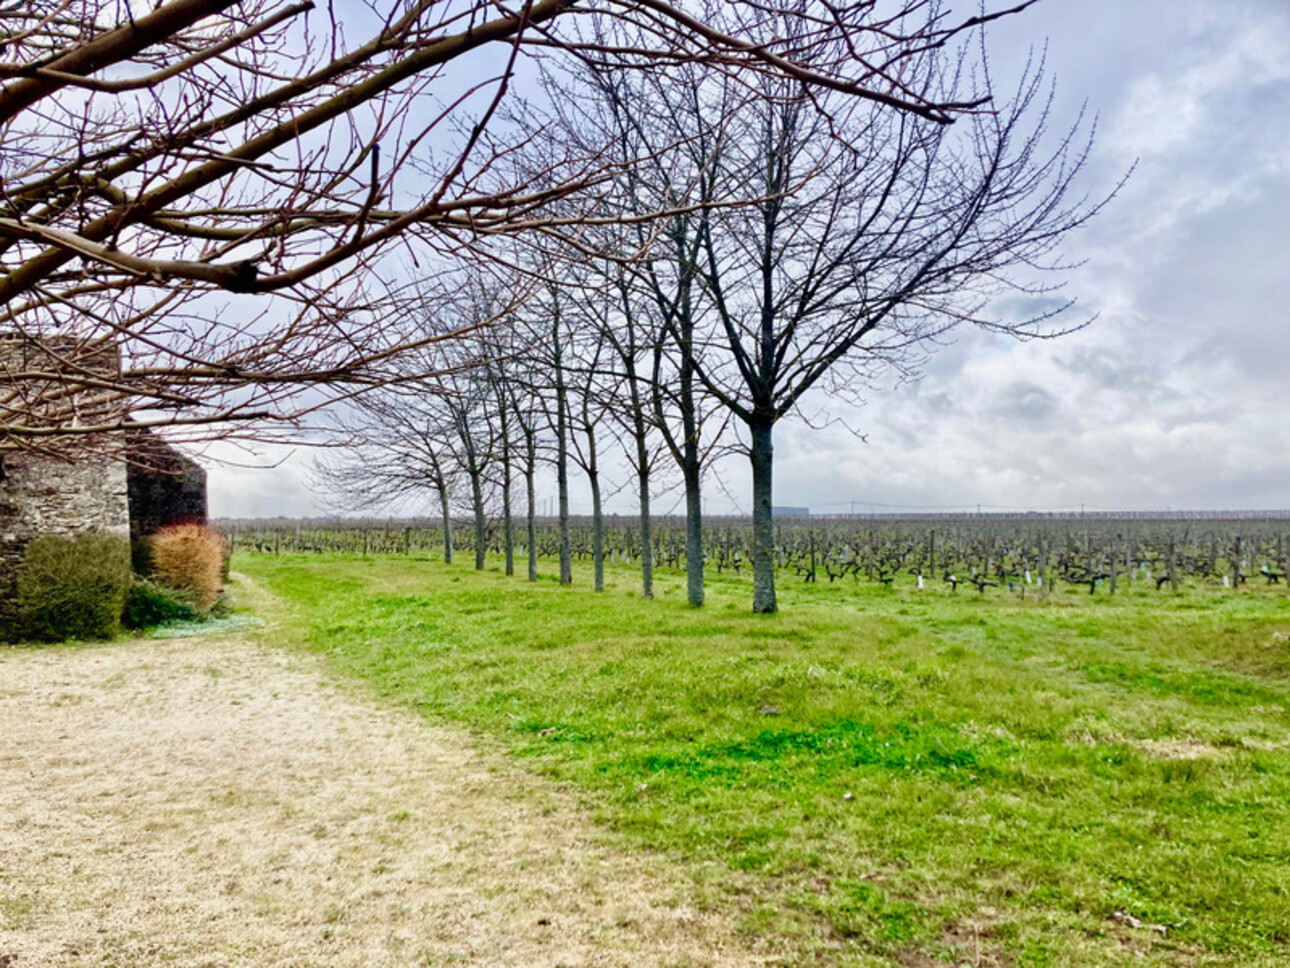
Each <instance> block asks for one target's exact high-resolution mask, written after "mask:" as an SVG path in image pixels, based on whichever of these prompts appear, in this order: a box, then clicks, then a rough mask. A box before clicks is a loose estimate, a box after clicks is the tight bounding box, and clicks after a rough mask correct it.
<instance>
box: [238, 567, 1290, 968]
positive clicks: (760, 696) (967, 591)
mask: <svg viewBox="0 0 1290 968" xmlns="http://www.w3.org/2000/svg"><path fill="white" fill-rule="evenodd" d="M1266 547H1267V548H1268V550H1271V547H1272V546H1271V545H1270V544H1269V545H1267V546H1266ZM1220 550H1221V549H1220ZM1278 550H1281V549H1278ZM1188 553H1189V554H1190V552H1188ZM1175 554H1179V555H1181V554H1182V552H1181V549H1177V548H1176V549H1175ZM1130 565H1131V566H1132V562H1130ZM234 567H235V568H237V569H238V570H240V571H243V572H246V573H248V574H249V575H250V576H252V578H253V579H255V580H257V581H259V582H261V583H262V584H264V585H265V586H266V587H267V588H269V589H270V590H271V591H272V592H273V593H274V594H275V595H276V596H278V597H279V599H280V600H281V602H282V608H281V614H280V615H279V616H277V618H278V623H277V627H276V630H275V632H274V633H273V634H274V635H276V636H281V637H283V638H285V639H286V640H287V641H290V642H294V643H296V644H298V645H302V646H306V647H308V648H311V649H315V650H319V651H321V652H324V653H326V654H327V655H328V656H329V657H330V659H331V661H332V662H333V664H334V667H335V668H336V670H337V671H338V672H341V673H343V674H346V675H351V676H356V677H360V678H362V679H364V680H367V681H368V682H369V683H370V684H371V687H372V688H373V689H374V690H375V691H376V692H378V693H379V694H381V695H382V696H384V697H387V698H388V700H390V701H392V702H395V703H399V704H405V705H409V706H413V707H415V708H417V709H419V710H420V711H421V712H422V713H423V714H424V715H425V716H426V717H427V718H428V719H430V720H432V721H434V722H445V723H454V724H458V725H461V726H464V727H466V728H468V729H469V730H471V731H472V732H473V733H474V734H475V735H476V736H478V737H479V739H480V741H481V742H483V743H484V744H486V745H489V746H494V745H495V746H499V747H501V748H504V749H506V750H509V751H510V752H511V753H512V754H513V755H514V756H515V757H516V758H518V759H519V760H520V761H521V762H524V763H526V764H528V765H529V766H530V767H531V768H532V769H533V770H534V771H536V772H539V773H541V774H544V775H547V776H549V777H552V778H554V779H555V780H557V781H559V782H561V783H563V784H567V785H568V786H569V787H570V788H572V789H574V790H576V791H578V792H579V794H580V796H581V797H582V798H583V799H584V801H585V802H586V803H587V804H588V805H589V806H590V807H591V809H592V810H593V811H594V813H595V814H596V816H597V817H598V818H599V819H601V820H602V821H603V822H604V823H605V824H606V826H607V827H608V828H611V829H612V830H613V831H615V834H614V836H616V837H619V838H622V840H623V841H624V842H625V843H627V844H630V845H634V846H637V847H639V848H642V849H648V850H654V851H660V852H663V853H666V854H667V855H669V856H671V857H674V858H678V859H680V860H682V861H683V862H684V863H685V867H686V869H687V870H689V871H690V872H692V875H693V884H692V885H691V887H690V889H691V890H693V891H694V893H695V895H696V896H697V897H698V898H699V900H700V902H701V903H706V904H710V905H713V906H716V907H720V908H729V909H731V910H733V911H735V912H737V913H738V915H739V917H740V918H741V919H742V924H743V927H744V928H745V929H746V930H747V931H748V932H750V933H753V934H755V935H757V936H758V937H770V938H772V939H774V947H775V948H776V949H777V950H778V951H779V952H780V954H781V955H782V956H783V959H784V961H785V962H787V963H794V964H796V963H807V964H814V963H820V964H839V965H854V966H871V968H876V966H914V968H931V966H941V965H960V964H968V965H996V966H1002V965H1015V966H1120V965H1125V964H1142V965H1187V966H1190V965H1224V966H1227V965H1230V966H1242V968H1247V966H1248V968H1264V966H1266V968H1272V966H1283V965H1285V964H1286V963H1287V961H1290V599H1287V597H1286V593H1285V590H1284V589H1285V586H1284V585H1283V584H1280V583H1278V584H1268V583H1265V581H1264V580H1262V579H1258V578H1257V575H1251V578H1250V581H1249V582H1248V583H1247V584H1245V585H1243V586H1241V587H1239V588H1223V587H1222V585H1221V584H1219V583H1218V581H1217V580H1215V579H1211V580H1209V581H1207V582H1200V581H1192V582H1188V583H1184V584H1183V586H1182V591H1181V592H1180V593H1173V592H1171V591H1170V590H1169V586H1168V585H1164V586H1162V587H1161V588H1160V589H1159V590H1158V589H1157V585H1156V583H1155V582H1152V581H1141V580H1139V581H1133V582H1126V583H1123V584H1122V585H1121V586H1120V588H1119V590H1118V593H1117V594H1116V595H1114V596H1112V595H1109V594H1105V593H1104V592H1103V591H1102V590H1101V588H1100V586H1099V589H1098V593H1097V594H1093V595H1090V594H1089V588H1088V587H1087V586H1080V585H1078V584H1076V583H1073V582H1072V583H1069V584H1057V585H1056V587H1054V588H1053V590H1052V592H1051V593H1050V594H1048V595H1045V596H1041V595H1038V594H1034V593H1033V589H1032V592H1031V593H1029V594H1026V595H1025V596H1024V597H1023V595H1022V594H1021V592H1022V590H1023V589H1024V588H1026V587H1028V586H1024V585H1019V587H1017V588H1016V589H1014V590H1013V591H1009V590H1008V589H1007V588H1006V587H1003V586H1002V585H1000V586H998V587H991V588H988V589H986V591H985V593H984V594H979V593H978V592H977V591H976V590H975V589H973V588H971V587H970V586H961V587H959V589H958V590H957V592H953V591H951V590H950V587H949V585H948V584H946V583H944V582H942V581H939V580H938V581H936V582H934V583H931V582H929V583H928V585H927V587H926V588H925V589H924V590H922V591H919V590H918V589H917V588H916V587H915V586H914V585H913V583H912V582H911V580H909V579H908V578H907V577H906V578H905V579H904V580H902V581H898V582H896V583H894V584H893V585H891V586H890V587H889V586H887V585H886V584H884V583H883V582H881V581H861V580H851V579H847V580H842V581H835V582H830V581H827V580H825V579H823V577H822V576H821V580H819V581H817V582H815V583H807V582H803V581H791V580H785V581H784V582H783V583H782V586H781V604H782V606H783V607H784V611H783V612H782V613H781V614H779V615H775V616H755V615H752V614H749V613H748V608H747V600H748V575H747V572H746V571H744V573H743V574H742V575H736V574H734V573H732V572H731V571H729V570H727V571H724V572H723V573H722V574H721V575H717V574H715V573H713V574H711V580H710V583H709V591H708V596H709V597H708V605H707V606H706V607H705V608H704V609H702V610H693V609H689V608H687V607H686V606H685V604H684V600H685V590H684V585H683V582H684V576H683V575H682V574H681V573H680V572H678V571H675V570H672V569H669V568H666V567H664V568H662V569H660V573H659V575H658V578H657V581H658V586H657V592H658V595H657V597H656V598H655V599H654V600H653V601H647V600H643V599H641V598H640V596H639V594H638V592H637V582H638V575H637V574H636V573H635V572H634V571H633V569H632V568H630V567H629V566H626V565H613V564H611V565H610V566H609V571H608V584H607V588H606V590H605V591H604V592H603V593H600V594H597V593H595V592H593V591H591V590H590V588H589V585H590V582H589V577H588V574H587V573H588V572H589V569H590V565H589V564H588V563H587V562H585V561H581V562H579V563H578V567H579V569H580V571H579V573H578V574H577V575H576V576H575V577H576V581H575V585H574V586H573V587H562V586H560V585H558V584H557V583H556V582H555V581H554V580H553V578H552V577H551V576H550V574H549V573H550V571H551V564H550V562H548V561H544V562H543V563H542V572H543V574H542V576H541V580H540V581H538V582H537V583H534V584H530V583H527V582H525V581H523V580H522V579H521V578H520V577H507V576H505V575H503V574H502V573H501V569H500V563H499V562H498V561H496V560H495V559H490V561H489V568H488V570H486V571H484V572H482V573H476V572H474V571H473V570H472V569H471V568H470V567H469V566H468V565H467V564H465V563H464V562H459V563H457V564H455V565H452V566H445V565H444V564H443V563H442V562H441V561H437V560H430V559H429V558H427V557H426V556H424V555H423V554H420V553H417V552H415V551H413V553H411V554H399V555H389V556H377V557H359V556H357V555H348V556H347V555H327V554H319V555H311V556H303V555H281V556H270V555H257V554H240V555H239V556H238V557H237V559H236V560H235V565H234ZM1222 567H1223V566H1222V565H1220V566H1219V568H1220V570H1221V569H1222ZM517 571H521V572H522V568H520V567H517ZM790 574H791V573H790ZM1256 579H1257V580H1256Z"/></svg>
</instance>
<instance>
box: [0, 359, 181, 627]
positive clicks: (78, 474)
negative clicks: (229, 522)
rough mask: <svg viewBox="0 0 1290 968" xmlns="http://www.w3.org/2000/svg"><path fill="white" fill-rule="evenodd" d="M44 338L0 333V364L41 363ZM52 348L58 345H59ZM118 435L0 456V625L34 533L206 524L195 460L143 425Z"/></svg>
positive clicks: (112, 365)
mask: <svg viewBox="0 0 1290 968" xmlns="http://www.w3.org/2000/svg"><path fill="white" fill-rule="evenodd" d="M48 345H49V344H43V345H36V346H33V345H32V344H31V343H30V342H29V341H23V340H19V339H17V338H15V337H12V336H0V371H2V370H4V369H7V368H9V367H14V366H21V367H31V366H32V364H33V358H35V357H38V356H41V355H43V356H44V357H45V359H44V360H40V361H39V362H40V363H42V364H44V365H45V366H48V365H49V362H48V361H49V359H50V358H52V357H53V354H52V353H49V352H47V351H46V347H47V346H48ZM68 345H69V346H70V341H69V343H68ZM57 349H58V350H59V351H60V352H64V353H65V352H66V347H64V346H62V345H60V346H58V347H57ZM86 359H87V357H86V356H80V357H79V359H78V363H79V365H81V366H86V367H87V368H93V369H94V370H97V371H98V372H101V373H104V374H105V375H109V376H112V375H115V374H116V372H117V371H118V368H119V366H120V363H119V360H118V358H117V355H116V352H115V350H112V351H109V352H104V351H103V350H99V351H97V352H95V353H94V355H93V356H92V357H89V360H90V362H89V363H88V364H87V363H86V362H85V361H86ZM0 375H2V374H0ZM118 413H119V411H118ZM96 416H102V412H101V411H100V413H99V414H97V415H96ZM118 441H119V442H120V443H121V444H123V445H124V446H111V445H110V444H111V442H110V441H109V442H108V445H107V446H104V447H102V450H103V451H104V453H103V454H100V455H93V452H91V456H85V457H83V458H81V459H79V460H76V461H64V460H55V459H53V458H51V457H45V456H41V455H38V454H32V453H28V452H22V451H19V452H9V453H7V454H3V456H2V457H0V625H3V624H4V623H5V622H6V620H8V619H11V618H12V617H13V615H14V612H15V610H16V605H17V601H16V599H17V570H18V566H19V565H20V564H21V562H22V558H23V554H24V552H25V551H26V548H27V545H28V543H30V541H31V540H32V539H33V538H35V537H37V536H38V535H45V534H55V535H71V534H77V533H80V532H83V531H90V530H95V529H98V530H102V531H106V532H108V533H111V534H119V535H121V536H122V537H124V538H129V537H131V536H133V537H135V538H139V537H145V536H147V535H150V534H154V533H155V532H156V531H158V530H159V529H161V528H163V527H165V526H167V525H170V524H205V523H206V472H205V471H204V470H202V468H201V467H199V466H198V465H197V464H195V463H194V462H193V461H191V460H189V459H188V458H186V457H184V456H183V455H182V454H180V453H178V452H177V451H176V450H174V449H173V448H172V447H170V446H169V445H168V444H166V442H165V441H163V440H162V439H161V438H160V437H157V436H155V435H153V434H151V433H149V432H148V431H146V430H142V429H140V430H133V431H128V432H127V433H126V434H125V435H124V436H123V437H120V438H118ZM0 453H2V452H0Z"/></svg>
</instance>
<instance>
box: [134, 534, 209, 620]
mask: <svg viewBox="0 0 1290 968" xmlns="http://www.w3.org/2000/svg"><path fill="white" fill-rule="evenodd" d="M151 550H152V577H153V578H154V579H155V580H156V581H159V582H161V583H162V584H163V585H168V586H170V587H171V588H177V589H180V590H181V591H187V592H191V593H192V596H193V604H194V605H195V606H197V611H198V612H201V613H205V612H208V611H210V608H211V606H212V605H214V604H215V599H216V598H218V597H219V593H220V589H221V588H223V587H224V583H223V581H222V580H221V578H220V574H221V573H222V571H223V569H224V538H223V537H222V536H221V535H220V534H219V532H217V531H213V530H211V529H210V528H207V527H204V526H202V525H200V524H177V525H174V526H173V527H169V528H162V529H161V530H160V531H158V532H157V533H156V534H154V535H153V536H152V542H151Z"/></svg>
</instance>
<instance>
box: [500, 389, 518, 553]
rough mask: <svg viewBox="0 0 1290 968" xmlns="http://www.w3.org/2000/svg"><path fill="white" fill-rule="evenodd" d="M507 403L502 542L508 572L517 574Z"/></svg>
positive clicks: (503, 423)
mask: <svg viewBox="0 0 1290 968" xmlns="http://www.w3.org/2000/svg"><path fill="white" fill-rule="evenodd" d="M505 406H506V405H505V403H503V404H502V544H503V545H504V550H505V552H506V574H508V575H513V574H515V521H514V519H513V516H512V514H511V442H510V440H509V439H508V436H507V435H508V434H509V433H510V428H509V427H507V425H506V424H507V421H506V409H505Z"/></svg>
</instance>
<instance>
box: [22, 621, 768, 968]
mask: <svg viewBox="0 0 1290 968" xmlns="http://www.w3.org/2000/svg"><path fill="white" fill-rule="evenodd" d="M0 681H2V682H3V683H4V688H3V690H0V735H3V736H5V737H7V738H8V740H7V741H6V743H5V744H4V746H3V747H2V748H0V856H3V857H4V858H5V861H4V865H3V867H2V868H0V899H3V900H2V901H0V964H4V965H6V966H11V968H27V966H32V968H34V966H38V965H55V964H56V965H61V966H67V968H75V966H89V965H104V964H123V965H124V964H128V965H131V966H134V968H147V966H153V965H170V966H175V965H178V966H194V968H195V966H211V968H214V966H224V965H239V966H255V965H287V964H290V965H293V966H302V968H303V966H324V965H325V966H328V968H338V966H350V965H353V966H364V968H367V966H404V965H407V966H411V965H438V964H449V963H451V964H457V965H490V966H492V965H524V966H535V968H540V966H552V968H554V966H556V965H560V964H564V965H569V966H573V965H713V966H733V965H747V964H760V963H765V961H766V960H767V959H766V958H764V957H760V956H758V955H756V954H754V953H750V952H748V951H747V950H746V949H745V948H743V947H742V946H741V944H740V942H739V941H738V939H737V938H736V937H735V934H734V932H733V930H732V929H731V927H730V926H729V924H728V923H727V922H725V921H724V920H723V919H722V918H721V917H720V916H718V915H717V914H714V913H712V912H710V911H702V910H698V909H696V907H695V906H694V905H693V904H692V903H691V900H690V898H689V896H688V895H687V892H686V888H685V885H686V883H687V879H686V878H685V877H683V876H680V875H678V873H677V872H676V871H675V870H674V869H672V868H670V867H669V866H668V865H667V864H666V863H665V862H662V861H660V860H657V859H655V858H651V857H647V856H646V857H642V856H638V855H628V854H625V853H621V852H618V851H615V850H613V849H611V848H610V847H608V846H605V845H604V844H602V843H600V842H599V841H598V832H597V828H596V827H595V826H594V825H593V824H592V823H591V822H590V821H589V820H588V819H587V818H586V817H585V816H583V815H582V814H580V813H579V812H578V811H577V810H576V809H575V808H574V807H573V806H571V804H570V803H569V802H568V800H567V798H565V797H564V796H563V795H561V794H560V793H559V791H557V790H554V789H553V788H552V787H551V786H550V785H548V784H544V783H542V782H540V781H536V780H533V779H532V778H530V777H528V776H527V775H526V774H523V773H521V772H519V771H517V770H515V769H513V768H511V767H508V766H506V765H504V764H501V763H500V762H499V761H494V760H492V759H489V758H486V757H484V756H481V755H480V754H479V753H478V752H476V751H475V750H473V749H472V748H471V746H470V745H469V744H468V743H467V742H465V741H464V740H463V738H462V737H461V736H460V735H459V734H457V733H453V732H450V731H447V730H442V729H434V728H430V727H427V726H425V725H423V724H422V723H421V722H420V721H419V720H417V719H416V718H415V717H414V716H413V715H412V714H410V713H406V714H405V713H403V712H400V711H396V710H385V709H376V708H373V707H372V706H371V705H370V704H369V703H367V702H364V701H362V700H360V699H359V698H356V696H355V695H354V694H351V693H349V692H347V691H345V690H344V689H343V688H341V687H339V686H337V685H336V684H334V683H333V682H331V681H329V680H327V679H326V678H325V677H323V676H322V675H320V674H319V672H318V670H317V669H316V668H315V666H314V664H313V662H312V661H311V660H310V659H309V658H307V657H301V656H296V655H287V654H284V653H281V652H278V651H275V650H272V649H269V648H264V647H261V646H258V645H256V644H253V643H249V642H245V641H236V640H224V641H213V642H212V641H193V640H188V641H178V642H166V643H154V642H147V643H139V642H130V643H122V644H115V645H110V646H102V647H95V648H55V649H45V650H35V649H21V650H10V651H6V652H0Z"/></svg>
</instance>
